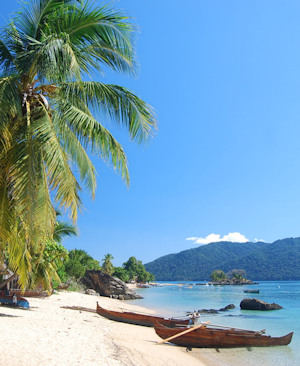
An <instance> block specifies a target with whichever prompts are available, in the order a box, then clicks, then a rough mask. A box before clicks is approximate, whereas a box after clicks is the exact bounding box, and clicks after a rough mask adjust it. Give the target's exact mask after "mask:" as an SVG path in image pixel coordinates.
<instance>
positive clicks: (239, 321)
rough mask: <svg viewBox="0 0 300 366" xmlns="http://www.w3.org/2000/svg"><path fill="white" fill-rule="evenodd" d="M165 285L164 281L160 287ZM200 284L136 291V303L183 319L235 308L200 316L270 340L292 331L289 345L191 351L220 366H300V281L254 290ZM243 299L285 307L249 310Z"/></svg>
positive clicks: (242, 287) (271, 283)
mask: <svg viewBox="0 0 300 366" xmlns="http://www.w3.org/2000/svg"><path fill="white" fill-rule="evenodd" d="M161 283H162V284H164V283H163V282H161ZM195 283H196V282H188V283H187V282H186V283H184V282H181V285H178V283H175V282H173V283H172V282H168V284H171V285H167V286H166V285H164V286H163V287H151V288H146V289H137V292H138V293H139V294H140V295H141V296H143V297H144V298H143V299H141V300H135V301H134V304H136V305H140V306H145V307H148V308H151V309H154V310H156V311H157V312H158V313H160V314H163V315H168V316H176V315H177V316H180V315H184V314H185V313H186V312H191V311H193V310H198V309H216V310H218V309H220V308H223V307H225V306H226V305H228V304H234V305H235V309H233V310H229V311H227V312H220V313H218V314H207V315H201V321H207V320H209V321H210V322H211V323H212V324H219V325H225V326H230V327H237V328H245V329H253V330H262V329H266V330H267V332H266V334H268V335H272V336H282V335H285V334H287V333H289V332H291V331H293V332H294V336H293V339H292V342H291V344H290V345H289V346H281V347H264V348H252V349H243V348H239V349H222V350H220V352H216V351H208V350H200V349H198V350H193V354H194V355H195V356H196V357H197V355H198V356H199V357H201V359H203V357H204V358H205V357H208V359H210V360H213V362H214V364H216V365H224V366H227V365H245V366H254V365H255V366H257V365H267V366H268V365H270V366H271V365H272V366H274V364H276V366H296V365H297V366H298V365H300V354H299V348H300V281H281V282H260V283H259V284H258V285H253V286H204V285H195ZM254 288H255V289H259V290H260V293H259V294H249V293H248V294H247V293H244V292H243V291H244V290H246V289H254ZM244 298H258V299H260V300H263V301H266V302H269V303H273V302H275V303H277V304H279V305H281V306H282V307H283V309H281V310H273V311H247V310H241V309H240V302H241V300H242V299H244Z"/></svg>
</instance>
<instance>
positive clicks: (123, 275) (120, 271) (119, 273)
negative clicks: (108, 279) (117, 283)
mask: <svg viewBox="0 0 300 366" xmlns="http://www.w3.org/2000/svg"><path fill="white" fill-rule="evenodd" d="M112 275H113V276H114V277H118V278H120V280H122V281H124V282H129V280H130V278H129V275H128V273H127V271H126V270H125V269H124V268H123V267H115V268H114V272H113V274H112Z"/></svg>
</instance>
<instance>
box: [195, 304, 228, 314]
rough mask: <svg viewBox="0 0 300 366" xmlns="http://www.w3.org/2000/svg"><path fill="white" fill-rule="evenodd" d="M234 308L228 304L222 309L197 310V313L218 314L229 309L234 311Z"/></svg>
mask: <svg viewBox="0 0 300 366" xmlns="http://www.w3.org/2000/svg"><path fill="white" fill-rule="evenodd" d="M234 308H235V306H234V305H233V304H229V305H227V306H225V307H224V308H222V309H219V310H216V309H199V310H198V313H200V314H218V312H219V311H228V310H230V309H234Z"/></svg>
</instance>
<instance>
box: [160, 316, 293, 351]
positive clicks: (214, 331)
mask: <svg viewBox="0 0 300 366" xmlns="http://www.w3.org/2000/svg"><path fill="white" fill-rule="evenodd" d="M198 327H199V326H196V328H197V329H194V330H191V331H190V332H187V333H186V332H185V329H186V330H188V329H189V328H185V329H182V328H167V327H165V326H163V325H162V324H159V322H156V323H155V324H154V329H155V332H156V334H157V335H158V336H159V337H160V338H162V339H165V340H166V341H167V338H171V337H174V336H175V337H174V338H172V339H170V342H171V343H173V344H176V345H177V346H183V347H187V348H233V347H269V346H286V345H288V344H289V343H290V342H291V340H292V337H293V332H291V333H289V334H287V335H285V336H283V337H271V336H268V335H264V331H261V332H259V331H258V332H257V331H251V330H243V329H237V328H227V327H221V326H220V327H218V326H207V325H203V326H202V327H199V328H198ZM180 333H185V334H182V335H179V334H180ZM177 335H178V336H177ZM160 343H163V342H160Z"/></svg>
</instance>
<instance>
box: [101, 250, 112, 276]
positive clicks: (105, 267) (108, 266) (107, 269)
mask: <svg viewBox="0 0 300 366" xmlns="http://www.w3.org/2000/svg"><path fill="white" fill-rule="evenodd" d="M113 259H114V257H113V256H112V255H111V254H106V255H105V257H104V259H103V264H102V272H104V273H107V274H109V275H112V273H113V272H114V266H113V264H112V263H111V261H112V260H113Z"/></svg>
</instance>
